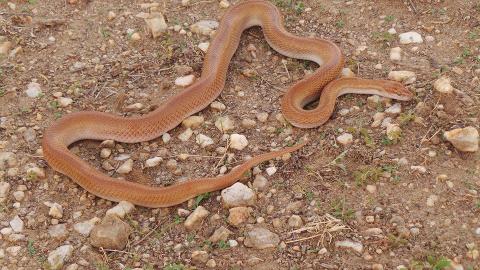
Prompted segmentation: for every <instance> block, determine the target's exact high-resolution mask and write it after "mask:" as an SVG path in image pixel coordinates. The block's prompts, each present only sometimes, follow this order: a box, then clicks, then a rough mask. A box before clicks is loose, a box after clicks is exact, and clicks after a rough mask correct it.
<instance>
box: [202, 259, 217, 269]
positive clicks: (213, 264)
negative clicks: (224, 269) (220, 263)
mask: <svg viewBox="0 0 480 270" xmlns="http://www.w3.org/2000/svg"><path fill="white" fill-rule="evenodd" d="M205 265H206V266H207V267H208V268H215V267H216V266H217V263H216V262H215V260H214V259H210V260H208V261H207V263H206V264H205Z"/></svg>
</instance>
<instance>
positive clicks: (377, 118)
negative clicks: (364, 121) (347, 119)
mask: <svg viewBox="0 0 480 270" xmlns="http://www.w3.org/2000/svg"><path fill="white" fill-rule="evenodd" d="M383 119H385V113H383V112H376V113H375V114H374V115H373V123H372V125H371V126H372V127H379V126H380V125H381V124H382V121H383Z"/></svg>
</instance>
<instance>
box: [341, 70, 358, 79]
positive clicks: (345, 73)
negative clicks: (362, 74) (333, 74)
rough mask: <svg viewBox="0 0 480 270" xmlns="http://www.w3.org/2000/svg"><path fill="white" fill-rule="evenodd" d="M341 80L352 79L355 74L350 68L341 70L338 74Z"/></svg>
mask: <svg viewBox="0 0 480 270" xmlns="http://www.w3.org/2000/svg"><path fill="white" fill-rule="evenodd" d="M340 76H341V77H342V78H353V77H355V73H353V71H352V70H351V69H350V68H343V69H342V72H341V73H340Z"/></svg>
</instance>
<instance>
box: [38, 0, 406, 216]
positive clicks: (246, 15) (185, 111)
mask: <svg viewBox="0 0 480 270" xmlns="http://www.w3.org/2000/svg"><path fill="white" fill-rule="evenodd" d="M257 25H258V26H261V27H262V29H263V33H264V35H265V38H266V40H267V41H268V43H269V44H270V46H271V47H272V48H273V49H275V50H276V51H278V52H279V53H281V54H284V55H286V56H288V57H293V58H300V59H305V60H310V61H314V62H316V63H318V64H319V65H320V67H319V68H318V69H317V70H316V71H315V72H314V73H313V74H311V75H309V76H307V77H306V78H304V79H303V80H300V81H299V82H297V83H296V84H295V85H293V86H292V87H291V88H290V89H289V90H288V91H287V92H286V94H285V95H284V96H283V98H282V103H281V108H282V112H283V115H284V117H285V118H286V119H287V120H288V121H289V122H290V123H291V124H292V125H294V126H296V127H300V128H310V127H317V126H320V125H322V124H323V123H324V122H326V121H327V120H328V119H329V117H330V116H331V114H332V113H333V109H334V106H335V100H336V98H337V97H338V96H339V95H342V94H345V93H361V94H378V95H382V96H386V97H390V98H395V99H399V100H408V99H410V98H411V94H410V92H409V91H408V90H406V89H405V88H404V87H403V86H402V85H401V84H399V83H397V82H392V81H386V80H363V79H357V78H344V79H336V78H337V77H338V75H339V73H340V71H341V69H342V67H343V65H344V57H343V55H342V52H341V51H340V49H339V48H338V47H337V46H336V45H335V44H333V43H332V42H330V41H327V40H323V39H318V38H304V37H298V36H295V35H292V34H290V33H288V32H287V31H286V30H285V29H284V27H283V22H282V17H281V14H280V12H279V11H278V9H277V8H276V7H275V6H274V5H272V4H271V3H269V2H267V1H261V0H250V1H245V2H243V3H240V4H238V5H236V6H233V7H231V8H230V9H229V10H227V12H226V13H225V15H224V16H223V19H222V21H221V23H220V25H219V28H218V29H217V31H216V34H215V36H214V38H213V40H212V42H211V45H210V47H209V49H208V52H207V54H206V56H205V62H204V65H203V70H202V75H201V78H200V79H199V80H198V81H197V82H195V83H194V84H193V85H191V86H190V87H188V88H186V89H185V90H183V91H182V92H181V93H179V94H178V95H175V96H173V97H171V98H170V99H168V100H167V101H166V102H164V103H163V104H160V105H159V107H158V108H157V109H156V110H155V111H152V112H150V113H148V114H146V115H143V116H139V117H130V118H124V117H119V116H115V115H112V114H107V113H101V112H77V113H72V114H70V115H67V116H65V117H63V118H62V119H60V120H59V121H57V122H56V123H54V124H53V125H52V126H51V127H49V128H48V129H47V130H46V131H45V133H44V137H43V141H42V146H43V154H44V157H45V159H46V160H47V161H48V163H49V164H50V166H51V167H52V168H54V169H55V170H56V171H59V172H61V173H63V174H65V175H67V176H69V177H70V178H71V179H72V180H74V181H75V182H76V183H77V184H79V185H80V186H82V187H83V188H84V189H86V190H87V191H89V192H91V193H93V194H95V195H97V196H99V197H102V198H105V199H108V200H112V201H121V200H126V201H130V202H132V203H134V204H136V205H141V206H145V207H167V206H172V205H176V204H179V203H182V202H184V201H186V200H188V199H190V198H193V197H195V196H196V195H198V194H201V193H205V192H209V191H215V190H219V189H222V188H225V187H228V186H230V185H232V184H233V183H234V182H236V181H237V179H238V178H240V177H241V176H242V175H243V174H244V173H245V171H247V170H248V169H250V168H251V167H253V166H255V165H256V164H258V163H260V162H263V161H266V160H269V159H272V158H274V157H277V156H280V155H282V154H284V153H287V152H292V151H295V150H297V149H299V148H300V147H302V146H303V145H304V143H301V144H298V145H296V146H293V147H286V148H284V149H282V150H280V151H274V152H270V153H266V154H262V155H258V156H255V157H253V158H252V159H250V160H248V161H246V162H245V163H243V164H242V165H240V166H237V167H235V168H233V169H232V170H231V172H230V173H228V174H226V175H222V176H217V177H212V178H200V179H192V180H189V181H185V182H182V183H179V184H175V185H172V186H168V187H151V186H146V185H141V184H137V183H133V182H129V181H122V180H118V179H114V178H112V177H109V176H107V175H105V174H103V173H101V172H99V171H97V170H96V169H95V168H93V167H92V166H91V165H89V164H88V163H86V162H85V161H83V160H82V159H81V158H79V157H77V156H75V155H74V154H72V153H71V152H70V151H69V150H68V146H69V145H70V144H72V143H74V142H76V141H79V140H84V139H94V140H106V139H113V140H115V141H118V142H125V143H136V142H142V141H148V140H152V139H155V138H157V137H159V136H160V135H162V134H163V133H165V132H167V131H169V130H171V129H173V128H175V127H176V126H177V125H179V124H180V123H181V122H182V120H183V119H185V118H186V117H188V116H190V115H192V114H194V113H196V112H198V111H200V110H202V109H204V108H205V107H206V106H208V105H209V104H210V103H211V102H212V101H214V100H215V99H216V98H217V96H218V95H219V94H220V92H221V91H222V89H223V87H224V85H225V80H226V76H227V70H228V64H229V62H230V60H231V58H232V56H233V55H234V53H235V51H236V50H237V47H238V44H239V41H240V37H241V34H242V32H243V31H244V30H245V29H247V28H250V27H252V26H257ZM319 97H320V101H319V105H318V106H317V107H316V108H314V109H313V110H305V109H304V106H305V105H306V104H308V103H310V102H312V101H314V100H316V99H318V98H319Z"/></svg>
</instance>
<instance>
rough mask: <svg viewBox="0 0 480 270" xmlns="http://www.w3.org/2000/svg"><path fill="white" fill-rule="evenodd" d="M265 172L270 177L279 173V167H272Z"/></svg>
mask: <svg viewBox="0 0 480 270" xmlns="http://www.w3.org/2000/svg"><path fill="white" fill-rule="evenodd" d="M265 172H266V173H267V175H268V176H272V175H274V174H275V173H276V172H277V167H275V166H271V167H268V168H266V169H265Z"/></svg>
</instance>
